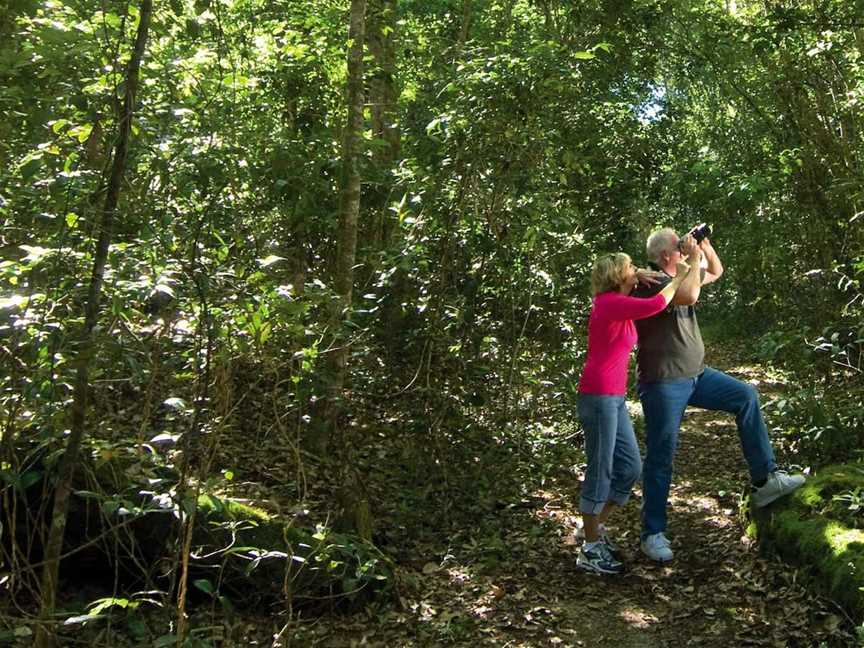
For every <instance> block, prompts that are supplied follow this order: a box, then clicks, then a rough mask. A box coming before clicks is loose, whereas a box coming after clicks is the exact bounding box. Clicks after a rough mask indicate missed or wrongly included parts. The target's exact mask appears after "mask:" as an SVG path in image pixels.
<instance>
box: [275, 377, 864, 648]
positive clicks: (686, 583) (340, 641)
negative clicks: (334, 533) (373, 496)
mask: <svg viewBox="0 0 864 648" xmlns="http://www.w3.org/2000/svg"><path fill="white" fill-rule="evenodd" d="M735 371H736V372H738V374H739V376H743V375H745V374H746V375H747V379H753V380H760V379H762V378H764V376H762V377H760V374H759V373H758V368H755V367H753V368H751V367H748V366H740V367H736V370H735ZM628 408H629V409H630V410H631V412H632V414H633V416H634V419H635V418H636V417H638V416H641V408H640V407H639V406H638V402H634V401H628ZM636 429H637V434H639V429H640V425H639V422H638V421H636ZM643 451H644V445H643ZM583 471H584V463H582V464H579V463H578V458H577V461H576V462H574V465H568V466H561V468H560V470H559V471H558V472H557V473H556V475H555V476H554V477H550V478H549V479H547V480H546V481H545V482H544V486H543V487H542V488H540V489H535V490H533V491H530V493H528V494H525V495H523V497H522V499H521V501H513V502H509V503H506V502H504V503H502V507H501V508H499V509H498V510H496V511H492V512H490V513H489V516H488V517H487V518H483V519H478V520H476V524H475V525H474V526H472V528H470V529H464V530H463V531H461V532H460V533H459V534H458V536H455V537H451V538H448V539H447V542H446V544H443V545H442V546H440V547H417V551H418V552H422V551H425V552H426V554H424V555H423V557H422V558H421V559H418V560H417V561H416V563H415V564H416V567H415V569H414V570H411V569H410V568H409V567H405V568H403V569H402V572H403V575H402V580H403V581H404V585H403V586H401V587H400V590H399V600H400V602H401V608H400V609H399V610H397V611H391V612H384V613H381V614H379V613H370V614H371V615H367V614H361V615H359V616H356V617H350V618H348V619H346V623H345V625H344V626H343V629H342V630H338V629H337V628H336V624H335V623H331V625H329V626H328V627H322V625H321V624H319V626H317V628H316V629H315V630H314V632H312V633H311V634H306V635H304V634H303V632H304V631H305V629H304V628H302V627H298V628H297V630H298V631H299V632H300V634H298V635H297V642H298V643H297V645H304V646H305V645H320V646H328V647H330V646H333V647H334V648H340V647H342V646H345V647H346V648H347V647H349V646H351V647H353V646H361V645H370V646H416V647H426V646H448V645H453V646H472V647H473V646H507V647H508V648H518V647H521V646H525V647H535V646H567V647H577V646H578V647H581V648H601V647H602V648H678V647H686V646H699V647H706V648H721V647H722V648H726V647H727V646H767V647H770V648H773V647H775V646H776V647H778V648H779V647H788V648H805V647H806V648H810V647H811V646H818V645H820V642H825V645H826V646H828V647H830V648H837V647H839V646H847V645H850V644H849V642H850V641H851V639H850V635H849V634H848V628H849V625H848V623H846V622H845V621H844V620H843V619H842V618H840V617H839V616H838V613H837V612H836V609H835V608H833V607H832V606H831V605H830V604H829V603H827V602H826V601H824V600H821V599H819V598H818V597H815V596H814V595H813V594H812V593H811V592H809V591H808V590H806V589H805V588H804V587H803V586H802V584H801V579H800V578H799V577H798V574H797V572H796V571H795V570H794V569H792V568H790V567H787V566H786V565H784V564H783V563H781V562H779V561H776V560H775V559H773V558H768V557H764V556H762V555H760V554H759V552H758V550H757V547H756V546H755V544H754V542H753V541H752V540H751V539H750V538H748V537H747V536H746V534H745V533H744V529H743V526H742V520H741V519H740V517H739V512H738V507H739V501H740V497H741V494H742V492H743V491H744V490H745V489H747V488H749V485H748V482H749V480H748V478H747V471H746V466H745V463H744V459H743V456H742V453H741V448H740V444H739V440H738V435H737V433H736V430H735V424H734V418H733V417H732V416H731V415H728V414H723V413H710V412H705V411H702V410H698V409H688V411H687V413H686V416H685V419H684V422H683V425H682V431H681V434H680V438H679V450H678V454H677V456H676V460H675V474H674V478H673V484H672V490H671V493H670V501H669V504H670V506H669V529H668V536H669V538H670V540H671V542H672V548H673V550H674V551H675V560H674V561H673V562H671V563H668V564H656V563H653V562H651V561H650V560H648V559H647V558H646V557H645V556H643V555H642V553H641V551H640V549H639V530H640V521H639V508H640V504H641V489H640V488H639V486H638V484H637V487H636V488H635V489H634V492H633V497H632V499H631V502H630V503H629V504H628V505H627V506H625V507H623V508H621V509H619V510H616V511H615V514H614V516H613V517H612V519H611V520H610V521H609V524H608V527H609V530H610V533H611V534H612V536H613V538H614V539H615V541H616V542H617V543H618V544H619V547H620V549H621V552H622V555H623V560H624V562H625V565H626V567H627V571H626V572H625V573H624V574H622V575H620V576H614V577H605V576H599V575H595V574H588V573H584V572H582V571H579V570H578V569H577V568H576V555H577V552H578V550H579V546H580V544H581V542H582V540H581V539H580V538H579V537H578V536H579V531H580V527H581V524H582V522H581V516H580V515H579V512H578V497H579V483H580V481H581V479H582V477H583ZM327 622H329V620H328V621H327ZM327 622H322V623H327ZM352 623H353V625H352ZM352 627H353V628H354V630H353V631H352V630H350V628H352ZM346 628H349V629H346ZM292 645H293V644H292Z"/></svg>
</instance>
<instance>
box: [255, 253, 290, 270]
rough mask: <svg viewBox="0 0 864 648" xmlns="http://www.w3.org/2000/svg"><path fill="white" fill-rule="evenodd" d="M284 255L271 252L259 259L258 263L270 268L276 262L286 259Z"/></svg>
mask: <svg viewBox="0 0 864 648" xmlns="http://www.w3.org/2000/svg"><path fill="white" fill-rule="evenodd" d="M284 260H285V258H284V257H280V256H276V255H275V254H271V255H270V256H267V257H264V258H263V259H258V264H259V265H260V266H261V267H262V268H268V267H270V266H271V265H273V264H274V263H278V262H279V261H284Z"/></svg>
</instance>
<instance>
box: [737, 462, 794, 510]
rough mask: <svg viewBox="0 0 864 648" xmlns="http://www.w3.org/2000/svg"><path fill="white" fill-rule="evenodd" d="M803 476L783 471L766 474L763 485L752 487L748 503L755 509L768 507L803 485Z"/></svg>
mask: <svg viewBox="0 0 864 648" xmlns="http://www.w3.org/2000/svg"><path fill="white" fill-rule="evenodd" d="M804 481H805V478H804V475H790V474H789V473H787V472H786V471H784V470H775V471H774V472H772V473H769V474H768V478H767V479H766V480H765V483H764V484H762V485H761V486H759V487H756V486H754V487H753V495H752V496H751V497H750V501H751V502H753V506H754V507H756V508H762V507H763V506H768V505H769V504H770V503H771V502H773V501H774V500H776V499H778V498H780V497H783V496H784V495H788V494H789V493H791V492H793V491H795V490H797V489H798V488H800V487H801V486H803V485H804Z"/></svg>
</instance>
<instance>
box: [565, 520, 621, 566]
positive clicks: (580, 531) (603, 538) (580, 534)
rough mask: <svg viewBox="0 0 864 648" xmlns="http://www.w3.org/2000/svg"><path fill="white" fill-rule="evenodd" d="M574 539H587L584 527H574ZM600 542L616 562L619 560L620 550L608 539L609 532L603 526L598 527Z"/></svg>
mask: <svg viewBox="0 0 864 648" xmlns="http://www.w3.org/2000/svg"><path fill="white" fill-rule="evenodd" d="M576 538H577V539H579V540H586V539H587V538H586V537H585V527H576ZM600 542H602V543H603V544H604V545H606V548H607V549H608V550H609V552H610V553H611V554H612V556H613V557H614V558H615V559H616V560H621V548H620V547H619V546H618V544H617V543H616V542H615V541H614V540H612V538H610V537H609V531H608V530H607V529H606V526H605V525H603V524H601V525H600Z"/></svg>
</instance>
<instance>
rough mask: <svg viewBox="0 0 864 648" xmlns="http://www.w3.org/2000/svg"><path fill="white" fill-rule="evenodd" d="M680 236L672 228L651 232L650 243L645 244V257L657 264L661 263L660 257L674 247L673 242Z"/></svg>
mask: <svg viewBox="0 0 864 648" xmlns="http://www.w3.org/2000/svg"><path fill="white" fill-rule="evenodd" d="M677 236H678V234H676V233H675V230H674V229H672V228H671V227H664V228H663V229H659V230H655V231H653V232H651V235H650V236H649V237H648V241H647V242H646V243H645V256H647V257H648V260H649V261H653V262H655V263H657V262H658V261H660V255H661V254H662V253H663V252H664V251H666V250H668V249H669V248H670V247H672V241H673V240H674V239H675V238H676V237H677Z"/></svg>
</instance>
